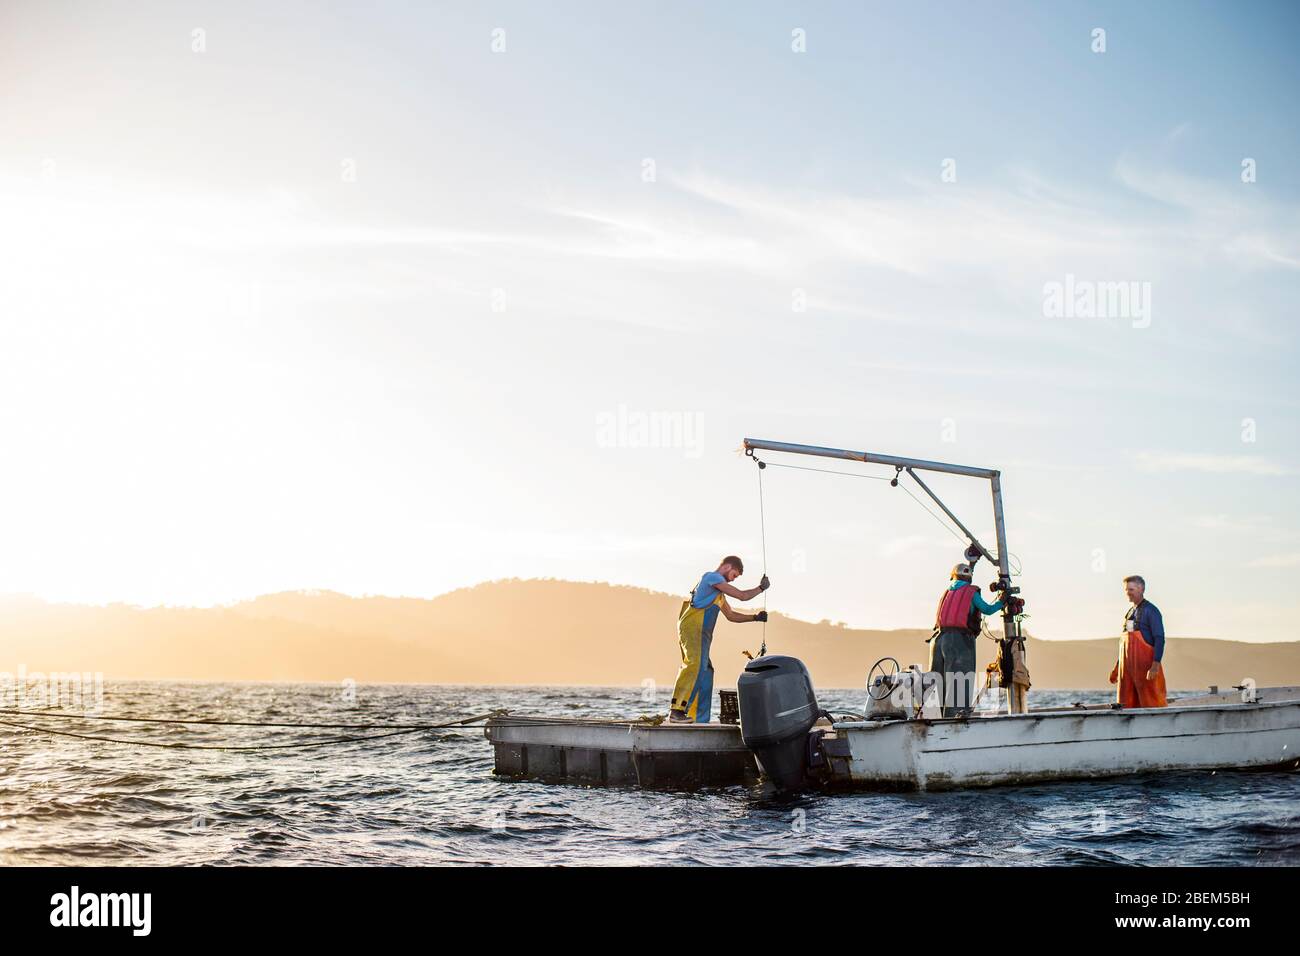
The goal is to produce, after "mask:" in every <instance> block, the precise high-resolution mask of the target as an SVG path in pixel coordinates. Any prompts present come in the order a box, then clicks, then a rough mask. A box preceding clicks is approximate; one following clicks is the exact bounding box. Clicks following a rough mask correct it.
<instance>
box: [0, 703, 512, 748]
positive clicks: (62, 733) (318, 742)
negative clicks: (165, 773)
mask: <svg viewBox="0 0 1300 956" xmlns="http://www.w3.org/2000/svg"><path fill="white" fill-rule="evenodd" d="M0 713H2V714H12V713H14V711H9V710H5V711H0ZM18 713H20V714H25V716H32V717H38V718H39V717H64V718H68V719H72V720H130V721H140V722H153V723H159V724H178V723H185V724H194V723H201V724H202V723H206V724H215V725H219V726H228V727H316V728H331V727H332V728H338V727H347V726H352V727H371V728H376V729H377V728H381V727H388V728H391V727H394V726H395V725H393V724H360V725H357V724H351V725H349V724H288V723H271V722H267V723H254V722H251V721H234V720H228V721H220V720H212V721H204V720H181V719H176V718H167V717H153V718H150V717H105V716H100V715H81V714H62V713H49V714H27V713H25V712H23V711H19V712H18ZM506 713H507V712H506V711H504V710H493V711H489V712H488V713H486V714H478V715H476V716H473V717H463V718H461V719H460V720H453V721H448V722H447V723H441V724H406V725H396V726H397V727H398V729H395V730H390V731H388V732H387V733H381V734H364V735H350V736H345V737H320V738H316V739H314V740H300V741H297V742H295V743H289V744H184V743H179V742H177V741H169V742H161V741H155V740H127V739H125V738H122V737H103V736H99V735H97V734H76V733H73V732H71V731H68V730H55V729H53V728H51V727H40V726H33V725H31V724H20V723H17V722H16V721H11V720H0V726H4V727H13V728H15V729H17V730H26V731H30V732H32V733H38V734H51V735H53V736H56V737H73V738H76V739H77V740H94V741H99V742H101V743H110V744H125V745H127V746H134V747H156V748H159V749H164V750H294V749H304V748H308V747H327V746H330V745H332V744H349V743H363V742H365V741H370V740H382V739H384V738H386V737H400V736H405V735H409V734H416V733H419V732H420V731H423V730H450V729H455V728H463V727H466V726H468V725H469V724H474V723H478V722H479V721H483V720H489V719H491V718H493V717H501V716H504V715H505V714H506Z"/></svg>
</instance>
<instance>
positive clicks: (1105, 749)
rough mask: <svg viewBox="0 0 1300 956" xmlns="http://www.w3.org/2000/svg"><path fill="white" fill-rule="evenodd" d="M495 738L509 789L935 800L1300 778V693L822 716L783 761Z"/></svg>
mask: <svg viewBox="0 0 1300 956" xmlns="http://www.w3.org/2000/svg"><path fill="white" fill-rule="evenodd" d="M758 660H760V661H762V660H764V658H758ZM767 660H768V661H772V660H774V659H773V658H767ZM787 660H792V659H787ZM923 709H924V708H923ZM742 719H743V718H742ZM484 733H485V736H486V737H487V739H488V740H489V741H490V742H491V743H492V745H493V748H494V752H495V773H496V774H498V775H499V776H502V777H505V778H518V779H525V778H526V779H533V780H542V781H548V782H556V783H576V784H588V785H599V786H638V787H645V788H657V789H670V790H693V789H697V788H699V787H710V786H712V787H719V786H729V785H744V786H749V785H754V784H757V783H760V782H766V783H769V784H772V785H773V786H775V788H776V789H784V790H827V791H846V790H920V791H929V790H951V789H956V788H966V787H991V786H999V785H1012V784H1036V783H1046V782H1052V781H1063V780H1083V779H1100V778H1107V777H1124V776H1129V775H1135V774H1143V773H1154V772H1161V771H1165V772H1167V771H1217V770H1277V771H1294V770H1296V769H1297V768H1300V687H1264V688H1258V689H1256V688H1250V687H1245V688H1243V689H1241V690H1233V691H1231V692H1218V691H1217V690H1215V691H1212V692H1211V693H1207V694H1202V695H1197V696H1188V697H1183V698H1178V699H1176V700H1174V701H1171V702H1170V705H1169V706H1168V707H1154V708H1142V709H1126V710H1121V709H1119V708H1118V707H1117V706H1116V705H1113V704H1101V705H1095V704H1094V705H1086V706H1085V705H1083V704H1077V705H1075V706H1073V707H1046V708H1030V709H1029V710H1028V711H1027V712H1025V713H1022V714H1004V713H995V714H977V715H973V716H971V717H969V718H942V717H933V716H930V717H927V716H891V717H885V718H874V717H868V715H867V714H862V715H855V716H852V717H849V719H844V717H843V716H840V717H837V716H836V715H831V714H827V713H825V712H824V711H823V712H821V713H820V714H819V715H818V719H816V720H814V721H813V722H812V724H811V726H809V727H808V728H807V730H805V731H801V733H800V734H794V735H791V736H789V737H788V738H787V739H785V740H784V741H779V742H778V744H777V748H776V749H772V748H770V747H768V748H765V747H764V746H763V742H761V741H760V742H759V743H758V745H757V746H753V743H754V741H753V738H752V736H751V737H750V740H749V742H747V740H746V734H745V732H744V731H743V730H742V727H741V725H739V724H725V723H708V724H670V723H659V724H655V723H650V722H647V721H646V720H645V719H640V720H590V719H587V720H583V719H574V718H537V717H524V716H498V717H493V718H492V719H490V720H489V721H488V722H487V724H486V727H485V730H484ZM782 744H784V745H785V754H786V757H785V758H784V759H783V758H782V756H781V745H782ZM765 760H766V764H765V763H764V761H765Z"/></svg>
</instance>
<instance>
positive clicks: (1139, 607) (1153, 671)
mask: <svg viewBox="0 0 1300 956" xmlns="http://www.w3.org/2000/svg"><path fill="white" fill-rule="evenodd" d="M1146 591H1147V583H1146V581H1144V580H1143V579H1142V576H1141V575H1140V574H1130V575H1129V576H1128V577H1126V578H1125V579H1124V593H1125V595H1127V597H1128V599H1129V600H1130V601H1132V602H1133V606H1132V607H1131V608H1129V609H1128V613H1127V614H1125V615H1124V630H1123V632H1122V633H1121V634H1120V639H1119V660H1117V661H1116V662H1115V669H1114V670H1112V671H1111V672H1110V682H1111V683H1112V684H1116V685H1118V686H1117V687H1116V688H1115V699H1116V700H1118V701H1119V705H1120V707H1164V706H1165V668H1164V665H1163V664H1162V663H1161V660H1162V659H1163V658H1164V656H1165V622H1164V618H1162V617H1161V616H1160V608H1158V607H1156V606H1155V605H1154V604H1152V603H1151V602H1150V601H1148V600H1147V599H1146Z"/></svg>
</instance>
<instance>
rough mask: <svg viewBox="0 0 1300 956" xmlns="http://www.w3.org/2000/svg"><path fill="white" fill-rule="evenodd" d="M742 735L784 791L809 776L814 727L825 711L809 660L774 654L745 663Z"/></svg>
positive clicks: (739, 685)
mask: <svg viewBox="0 0 1300 956" xmlns="http://www.w3.org/2000/svg"><path fill="white" fill-rule="evenodd" d="M736 691H737V692H738V694H739V695H740V738H741V740H743V741H744V742H745V746H746V747H748V748H749V749H750V750H752V751H753V752H754V758H755V759H756V760H757V761H758V765H759V767H760V768H761V769H762V771H763V776H765V777H766V778H767V779H768V780H770V781H771V782H772V783H773V784H775V785H776V787H777V788H778V789H781V790H798V789H800V788H802V787H803V786H804V785H805V784H806V783H807V779H808V731H809V730H811V729H812V726H813V724H815V723H816V722H817V718H818V717H819V716H820V715H821V708H819V707H818V706H817V696H816V695H815V694H814V693H813V685H812V678H811V677H810V676H808V668H806V667H804V666H803V661H800V660H797V659H796V658H793V657H782V656H780V655H772V656H770V657H758V658H755V659H754V660H752V661H750V662H749V663H748V664H746V665H745V671H744V673H743V674H741V675H740V678H739V680H737V681H736Z"/></svg>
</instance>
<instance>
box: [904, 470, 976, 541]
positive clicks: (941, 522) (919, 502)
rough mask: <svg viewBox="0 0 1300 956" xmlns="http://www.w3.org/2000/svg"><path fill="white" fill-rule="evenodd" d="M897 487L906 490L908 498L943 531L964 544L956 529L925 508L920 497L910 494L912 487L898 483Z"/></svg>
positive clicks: (963, 539)
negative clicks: (937, 523)
mask: <svg viewBox="0 0 1300 956" xmlns="http://www.w3.org/2000/svg"><path fill="white" fill-rule="evenodd" d="M898 487H900V488H902V489H903V490H904V491H906V492H907V496H908V497H909V498H911V499H912V500H913V501H915V502H916V503H917V504H918V505H920V506H921V509H922V510H923V511H924V512H925V513H926V514H928V515H929V516H930V517H931V518H933V519H934V520H935V521H937V522H939V526H940V527H941V528H943V529H944V530H945V531H947V532H948V533H949V534H950V535H952V536H953V537H954V538H956V539H957V540H958V541H960V542H961V543H962V544H965V543H966V539H965V538H964V537H962V536H961V535H960V534H958V533H957V532H956V531H954V530H953V529H952V527H951V526H950V525H949V524H948V522H946V521H944V520H943V519H942V518H940V517H939V516H938V515H937V514H935V513H934V512H933V511H931V510H930V509H929V508H927V507H926V505H925V502H924V501H922V500H921V499H920V498H918V497H916V495H914V494H912V489H911V488H909V487H907V485H903V484H900V485H899V486H898Z"/></svg>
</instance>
